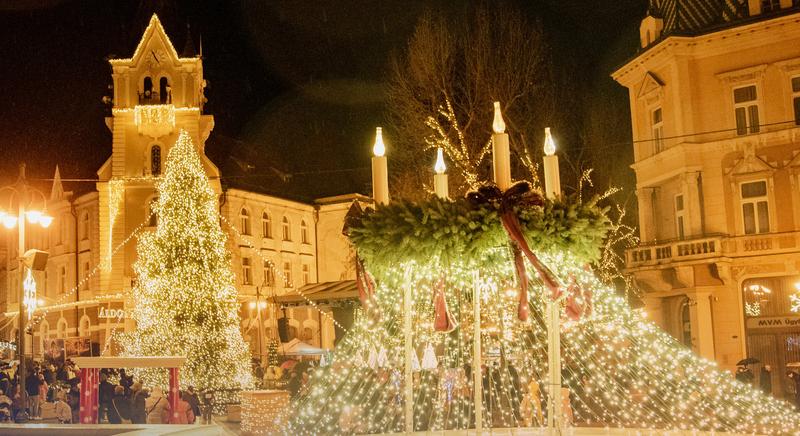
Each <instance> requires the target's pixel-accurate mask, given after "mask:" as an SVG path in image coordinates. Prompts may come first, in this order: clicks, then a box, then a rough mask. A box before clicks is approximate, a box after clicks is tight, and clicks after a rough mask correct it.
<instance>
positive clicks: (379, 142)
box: [372, 127, 386, 157]
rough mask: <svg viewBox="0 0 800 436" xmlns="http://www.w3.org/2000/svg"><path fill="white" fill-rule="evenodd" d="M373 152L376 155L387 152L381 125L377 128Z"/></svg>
mask: <svg viewBox="0 0 800 436" xmlns="http://www.w3.org/2000/svg"><path fill="white" fill-rule="evenodd" d="M372 153H373V154H374V155H375V156H376V157H380V156H383V155H384V154H386V146H385V145H383V129H381V128H380V127H376V128H375V145H373V146H372Z"/></svg>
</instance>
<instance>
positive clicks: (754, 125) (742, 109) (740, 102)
mask: <svg viewBox="0 0 800 436" xmlns="http://www.w3.org/2000/svg"><path fill="white" fill-rule="evenodd" d="M757 100H758V93H757V92H756V85H750V86H745V87H743V88H736V89H734V90H733V107H734V112H735V115H736V134H737V135H746V134H748V133H758V131H759V122H758V101H757Z"/></svg>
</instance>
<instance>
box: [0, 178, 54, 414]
mask: <svg viewBox="0 0 800 436" xmlns="http://www.w3.org/2000/svg"><path fill="white" fill-rule="evenodd" d="M6 190H7V191H11V194H10V196H9V201H8V212H6V211H4V210H0V221H2V223H3V226H4V227H5V228H7V229H13V228H14V227H15V226H16V227H17V232H18V238H17V239H18V241H17V242H18V245H17V247H18V249H17V260H18V266H17V268H19V289H18V292H19V293H18V295H19V331H18V335H17V354H18V357H19V368H18V369H17V380H18V383H19V386H20V387H21V389H20V391H21V394H20V395H21V396H22V404H23V409H22V411H21V412H20V413H19V414H18V415H17V422H25V421H27V420H28V415H27V413H26V412H25V407H26V405H27V397H28V393H27V390H26V389H25V379H26V378H27V373H26V365H25V330H27V327H28V319H27V318H28V316H27V315H28V312H30V313H31V314H33V311H34V310H35V309H36V298H27V299H26V298H25V288H26V287H27V288H28V289H29V292H30V289H31V284H30V283H31V280H28V285H27V286H26V285H25V282H26V275H25V266H26V265H25V263H26V261H25V257H26V256H25V224H26V221H27V222H29V223H31V224H39V225H40V226H42V227H45V228H47V227H48V226H50V223H52V222H53V217H51V216H49V215H47V213H46V212H44V211H40V210H36V209H32V208H31V209H29V206H31V205H32V203H33V200H32V198H31V197H32V196H33V195H36V194H38V195H39V196H41V197H42V202H43V206H44V210H45V211H46V210H47V200H46V197H45V196H44V194H42V193H41V192H40V191H39V190H37V189H35V188H32V187H30V186H28V182H27V180H26V178H25V164H20V166H19V178H18V179H17V181H16V182H15V183H14V184H13V185H10V186H5V187H3V188H0V192H1V191H6ZM15 197H16V200H17V215H16V216H14V215H12V214H11V213H10V212H11V210H12V206H13V202H14V198H15ZM40 258H41V257H40ZM45 259H46V257H45ZM45 261H46V260H45ZM33 286H35V283H34V284H33ZM26 300H27V303H28V304H29V306H28V307H26Z"/></svg>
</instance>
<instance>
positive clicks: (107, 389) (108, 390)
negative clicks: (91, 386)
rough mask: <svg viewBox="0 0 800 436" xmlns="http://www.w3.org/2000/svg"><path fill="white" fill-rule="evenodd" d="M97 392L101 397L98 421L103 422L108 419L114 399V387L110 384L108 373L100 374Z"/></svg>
mask: <svg viewBox="0 0 800 436" xmlns="http://www.w3.org/2000/svg"><path fill="white" fill-rule="evenodd" d="M97 391H98V393H97V394H98V397H99V398H98V403H99V406H100V407H99V410H98V418H97V421H98V422H103V419H104V418H107V416H108V411H109V409H110V408H111V400H112V399H114V385H112V384H111V383H109V382H108V373H106V372H101V373H100V386H99V387H98V389H97ZM109 422H110V421H109Z"/></svg>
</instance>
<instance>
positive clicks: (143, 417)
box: [131, 381, 150, 424]
mask: <svg viewBox="0 0 800 436" xmlns="http://www.w3.org/2000/svg"><path fill="white" fill-rule="evenodd" d="M149 396H150V393H149V392H148V391H147V389H143V388H142V382H138V381H137V382H136V383H134V384H133V386H132V387H131V422H132V423H134V424H147V409H145V402H146V400H147V397H149Z"/></svg>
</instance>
